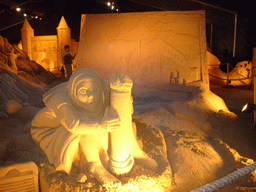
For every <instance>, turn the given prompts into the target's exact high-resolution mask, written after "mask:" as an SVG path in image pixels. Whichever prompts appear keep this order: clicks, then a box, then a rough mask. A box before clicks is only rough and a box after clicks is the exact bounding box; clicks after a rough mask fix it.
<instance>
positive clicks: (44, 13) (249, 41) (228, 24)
mask: <svg viewBox="0 0 256 192" xmlns="http://www.w3.org/2000/svg"><path fill="white" fill-rule="evenodd" d="M111 2H114V4H115V9H114V10H111V8H110V7H108V6H107V1H105V0H28V1H26V0H12V1H9V0H0V7H1V8H0V21H1V22H0V35H1V36H3V37H6V38H7V39H8V40H9V42H10V43H11V44H13V43H18V42H19V41H20V38H21V37H20V29H21V28H22V24H23V21H24V16H23V13H24V12H26V13H27V15H28V16H27V19H28V20H29V23H30V25H31V27H32V28H33V29H34V33H35V36H37V35H55V34H56V28H57V27H58V24H59V21H60V19H61V16H64V17H65V20H66V22H67V24H68V26H69V27H70V28H71V36H72V38H73V39H76V41H79V35H80V34H79V32H80V19H81V14H100V13H117V11H116V8H118V10H119V11H118V12H119V13H124V12H144V11H167V10H170V11H185V10H205V11H206V34H207V42H208V43H209V46H210V47H211V49H212V51H213V53H214V54H215V55H217V56H218V57H219V58H223V57H230V58H231V57H233V42H234V23H235V14H237V36H236V37H237V38H236V50H235V56H236V58H238V59H240V60H246V59H247V60H250V59H251V57H252V49H253V47H256V21H255V20H256V11H255V8H254V4H253V1H251V0H243V1H233V0H200V1H198V0H115V1H111ZM16 6H20V7H21V8H22V11H21V12H17V11H15V7H16ZM117 14H118V13H117ZM35 16H38V18H37V19H36V18H31V17H35ZM211 35H212V36H211ZM211 39H212V41H211Z"/></svg>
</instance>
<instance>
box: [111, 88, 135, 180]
mask: <svg viewBox="0 0 256 192" xmlns="http://www.w3.org/2000/svg"><path fill="white" fill-rule="evenodd" d="M110 105H111V108H112V111H113V110H114V111H116V112H117V113H118V115H119V118H120V121H121V126H120V128H118V129H117V130H115V131H112V132H110V164H109V166H110V170H111V171H112V173H114V174H117V175H121V174H125V173H128V172H129V171H130V170H131V169H132V167H133V164H134V158H133V151H132V142H133V137H134V133H133V128H132V112H133V107H132V98H131V88H130V90H120V89H119V90H118V89H113V88H112V89H111V96H110Z"/></svg>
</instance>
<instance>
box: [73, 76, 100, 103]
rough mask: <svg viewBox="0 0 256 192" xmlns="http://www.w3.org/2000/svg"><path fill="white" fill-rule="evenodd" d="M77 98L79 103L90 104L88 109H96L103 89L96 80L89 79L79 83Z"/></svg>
mask: <svg viewBox="0 0 256 192" xmlns="http://www.w3.org/2000/svg"><path fill="white" fill-rule="evenodd" d="M76 96H77V99H78V101H80V102H81V103H84V104H88V108H94V107H96V105H97V103H98V101H99V99H100V96H101V89H100V87H99V84H97V82H96V81H95V80H93V79H92V78H90V77H88V78H86V79H84V80H83V81H81V82H80V83H78V85H77V88H76Z"/></svg>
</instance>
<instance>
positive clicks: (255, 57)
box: [251, 47, 256, 89]
mask: <svg viewBox="0 0 256 192" xmlns="http://www.w3.org/2000/svg"><path fill="white" fill-rule="evenodd" d="M255 75H256V47H254V48H253V53H252V75H251V77H252V80H251V82H252V89H253V88H254V86H253V85H254V76H255Z"/></svg>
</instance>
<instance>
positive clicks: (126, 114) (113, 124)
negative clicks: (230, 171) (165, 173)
mask: <svg viewBox="0 0 256 192" xmlns="http://www.w3.org/2000/svg"><path fill="white" fill-rule="evenodd" d="M131 88H132V81H131V79H130V78H129V77H127V76H119V75H112V76H111V78H110V85H108V84H106V83H104V81H102V79H101V78H100V76H99V75H98V74H97V73H96V72H94V71H92V70H88V69H81V70H77V71H75V72H74V73H73V75H72V76H71V77H70V80H69V81H68V82H65V83H62V84H60V85H58V86H56V87H54V88H52V89H51V90H50V91H48V92H47V93H46V94H45V95H44V99H43V101H44V103H45V107H44V108H42V109H41V111H39V112H38V113H37V114H36V116H35V117H34V119H33V120H32V123H31V126H32V127H31V135H32V138H33V139H34V141H36V142H37V143H38V144H39V145H40V147H41V148H42V150H43V151H44V152H45V153H46V155H47V157H48V160H49V162H50V163H51V164H53V165H54V166H55V168H56V170H62V171H65V172H67V173H70V171H71V167H72V165H73V163H74V161H75V159H77V156H78V157H79V156H80V158H79V159H80V162H79V164H80V165H83V166H81V169H80V171H82V172H83V171H84V172H87V173H88V172H89V173H90V174H91V175H93V176H94V177H95V178H96V179H97V180H98V181H99V182H100V183H101V184H102V185H103V186H105V187H108V186H112V185H114V184H120V183H121V182H120V180H119V179H118V175H122V174H125V173H128V172H129V171H130V170H131V169H132V167H133V165H134V159H138V162H143V164H144V165H146V166H147V167H148V168H152V169H156V168H157V163H156V161H154V160H153V159H151V158H150V157H148V155H147V154H146V153H144V152H143V151H142V150H141V149H140V147H139V145H138V143H137V140H136V138H135V135H134V128H135V127H134V126H132V112H133V106H132V99H131ZM82 156H83V157H84V158H82ZM81 161H82V162H81ZM135 162H136V161H135ZM114 175H115V176H114Z"/></svg>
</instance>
